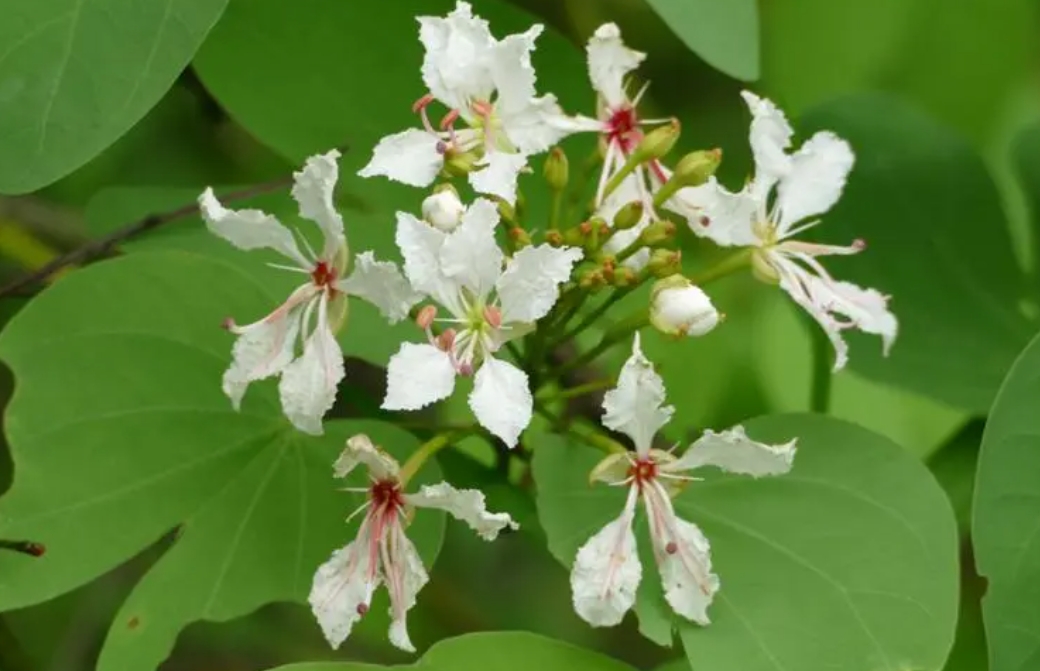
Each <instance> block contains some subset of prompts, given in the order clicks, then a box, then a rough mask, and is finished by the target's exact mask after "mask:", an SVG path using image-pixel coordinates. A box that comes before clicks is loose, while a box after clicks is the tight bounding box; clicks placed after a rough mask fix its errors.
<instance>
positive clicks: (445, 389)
mask: <svg viewBox="0 0 1040 671" xmlns="http://www.w3.org/2000/svg"><path fill="white" fill-rule="evenodd" d="M454 390H455V367H454V366H453V365H452V363H451V356H449V355H448V353H447V352H443V351H441V350H439V349H437V348H436V347H434V346H433V345H417V344H415V343H410V342H406V343H402V344H401V349H399V350H397V354H395V355H393V356H392V357H390V363H389V364H387V368H386V398H385V399H383V406H382V407H383V409H384V410H418V409H419V408H424V407H426V406H428V405H429V404H431V403H435V402H436V401H439V400H441V399H443V398H447V397H449V396H451V392H452V391H454Z"/></svg>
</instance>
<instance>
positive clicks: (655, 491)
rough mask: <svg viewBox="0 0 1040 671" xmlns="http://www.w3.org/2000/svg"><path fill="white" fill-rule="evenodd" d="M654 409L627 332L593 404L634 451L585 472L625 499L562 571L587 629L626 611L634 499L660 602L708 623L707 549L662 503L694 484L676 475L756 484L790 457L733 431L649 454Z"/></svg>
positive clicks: (657, 384) (790, 447) (653, 379)
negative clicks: (642, 516)
mask: <svg viewBox="0 0 1040 671" xmlns="http://www.w3.org/2000/svg"><path fill="white" fill-rule="evenodd" d="M664 401H665V389H664V382H663V381H662V380H661V378H660V377H659V376H658V375H657V374H656V373H655V372H654V369H653V365H652V364H651V363H650V361H648V360H647V359H646V357H645V356H643V353H642V352H641V351H640V349H639V336H638V334H637V335H636V338H635V342H634V344H633V346H632V356H631V357H630V358H629V359H628V361H627V362H625V366H624V368H623V369H622V371H621V375H620V378H619V379H618V384H617V387H616V388H614V389H612V390H611V391H609V392H607V394H606V395H605V396H604V398H603V409H604V411H605V412H604V414H603V425H604V426H606V427H608V428H610V429H614V430H617V431H621V432H622V433H625V434H626V435H628V437H629V438H631V439H632V442H633V443H634V445H635V448H636V451H635V453H634V454H633V453H625V454H617V455H612V456H611V457H608V458H607V459H605V460H604V461H603V462H601V463H600V465H599V466H597V467H596V469H595V470H594V471H593V478H595V479H596V480H600V481H603V482H607V483H609V484H612V485H627V486H628V488H629V490H628V498H627V500H626V502H625V506H624V508H623V509H622V512H621V516H620V517H618V518H617V519H616V520H614V521H612V522H610V523H609V524H607V525H606V526H604V527H603V529H601V530H600V531H599V532H597V533H596V534H595V535H594V536H592V538H590V539H589V540H588V541H587V542H586V543H585V545H583V546H582V547H581V548H580V549H579V550H578V555H577V557H576V558H575V560H574V566H573V568H572V570H571V589H572V595H573V600H574V609H575V611H576V612H577V613H578V615H580V616H581V617H582V618H583V619H584V620H585V621H587V622H588V623H589V624H592V625H593V626H601V627H602V626H613V625H615V624H618V623H619V622H621V619H622V618H623V617H624V615H625V613H626V612H627V611H628V610H629V609H630V608H632V606H633V605H634V604H635V600H636V589H637V588H638V587H639V581H640V579H641V578H642V572H643V571H642V566H641V565H640V563H639V556H638V554H637V552H636V540H635V535H634V534H633V532H632V523H633V520H634V519H635V513H636V503H637V501H638V499H640V498H641V499H642V501H643V505H644V506H645V507H646V514H647V518H648V520H649V525H648V526H649V529H650V540H651V542H652V544H653V548H654V557H655V559H656V560H657V569H658V572H659V573H660V575H661V582H662V584H663V587H664V596H665V599H666V600H667V602H668V604H669V605H670V606H671V607H672V609H673V610H674V611H675V612H676V613H678V614H679V615H682V616H683V617H685V618H687V619H689V620H692V621H694V622H697V623H698V624H702V625H706V624H708V623H709V619H708V606H709V605H710V604H711V601H712V599H713V597H714V596H715V593H716V592H717V591H718V589H719V579H718V576H716V575H715V574H714V573H712V570H711V557H710V546H709V544H708V539H707V538H705V537H704V534H702V533H701V530H700V529H699V528H697V526H696V525H695V524H693V523H691V522H687V521H685V520H683V519H680V518H679V517H678V516H677V515H676V514H675V509H674V508H673V506H672V496H673V495H674V494H675V493H676V492H677V490H678V489H679V488H680V487H681V486H682V485H683V484H684V483H686V482H688V481H691V480H696V479H697V478H695V477H691V476H689V475H685V474H684V473H685V472H687V471H691V470H693V469H695V468H699V467H701V466H715V467H717V468H720V469H723V470H726V471H729V472H731V473H742V474H745V475H751V476H754V477H759V476H762V475H779V474H782V473H786V472H787V471H788V470H790V468H791V463H792V460H793V459H794V452H795V447H794V445H795V441H791V442H789V443H786V444H784V445H766V444H763V443H758V442H755V441H753V440H751V439H750V438H748V437H747V436H746V435H745V434H744V430H743V429H742V428H741V427H739V426H738V427H735V428H733V429H730V430H729V431H723V432H722V433H714V432H712V431H706V432H705V433H704V435H703V436H701V438H699V439H698V440H697V441H696V442H695V443H693V444H692V445H690V447H689V448H688V449H687V450H686V452H685V453H684V454H683V455H682V456H681V457H678V458H676V457H674V456H673V455H672V454H671V453H669V452H662V451H660V450H656V449H652V448H651V442H652V441H653V438H654V435H655V434H656V433H657V431H658V430H659V429H660V428H661V427H662V426H664V425H665V424H667V423H668V421H669V420H670V419H671V417H672V414H673V413H674V411H675V409H674V408H673V407H672V406H666V405H664Z"/></svg>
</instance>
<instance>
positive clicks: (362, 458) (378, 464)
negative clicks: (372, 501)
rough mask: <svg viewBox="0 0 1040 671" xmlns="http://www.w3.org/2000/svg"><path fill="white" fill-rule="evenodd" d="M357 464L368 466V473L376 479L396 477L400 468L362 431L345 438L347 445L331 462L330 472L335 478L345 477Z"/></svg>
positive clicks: (395, 461)
mask: <svg viewBox="0 0 1040 671" xmlns="http://www.w3.org/2000/svg"><path fill="white" fill-rule="evenodd" d="M359 464H363V465H364V466H365V467H366V468H368V472H369V474H370V475H371V476H372V477H373V478H374V479H376V480H391V479H397V474H398V472H400V470H401V469H400V466H398V464H397V460H396V459H394V458H393V457H391V456H390V455H389V454H387V453H386V452H385V451H384V450H381V449H379V447H377V446H376V445H374V444H373V443H372V439H371V438H369V437H368V436H366V435H365V434H363V433H359V434H357V435H356V436H351V437H350V438H348V439H347V446H346V447H345V448H343V452H341V453H340V455H339V458H338V459H336V463H335V464H333V467H332V472H333V474H334V475H335V476H336V477H337V478H345V477H347V476H348V475H350V473H351V472H352V471H353V470H354V469H355V468H357V467H358V465H359Z"/></svg>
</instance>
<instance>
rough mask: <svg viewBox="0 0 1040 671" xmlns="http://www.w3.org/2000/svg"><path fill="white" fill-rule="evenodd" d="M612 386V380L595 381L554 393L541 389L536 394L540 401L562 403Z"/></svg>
mask: <svg viewBox="0 0 1040 671" xmlns="http://www.w3.org/2000/svg"><path fill="white" fill-rule="evenodd" d="M613 384H614V381H613V380H605V379H604V380H595V381H593V382H586V383H585V384H580V385H578V386H577V387H569V388H567V389H559V390H556V391H555V392H554V391H551V390H549V388H548V387H543V388H542V391H540V392H538V395H537V398H538V399H539V400H542V401H563V400H566V399H568V398H574V397H575V396H584V395H585V394H591V393H593V392H597V391H600V390H601V389H606V388H607V387H610V386H612V385H613Z"/></svg>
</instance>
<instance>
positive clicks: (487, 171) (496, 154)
mask: <svg viewBox="0 0 1040 671" xmlns="http://www.w3.org/2000/svg"><path fill="white" fill-rule="evenodd" d="M482 165H483V167H482V168H481V169H480V170H477V171H476V172H471V173H470V174H469V183H470V185H471V186H472V187H473V189H474V190H475V191H477V192H478V193H487V194H490V195H492V196H498V197H499V198H501V199H502V200H504V201H506V202H507V203H509V204H510V205H512V204H514V203H515V202H516V178H517V175H519V174H520V171H521V170H523V169H524V167H525V166H526V165H527V157H526V156H524V155H523V154H511V153H507V152H504V151H492V152H490V153H488V154H487V155H485V156H484V159H483V163H482Z"/></svg>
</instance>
